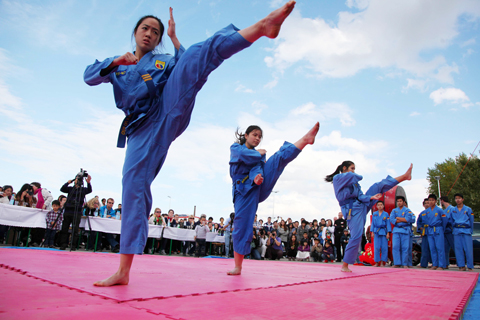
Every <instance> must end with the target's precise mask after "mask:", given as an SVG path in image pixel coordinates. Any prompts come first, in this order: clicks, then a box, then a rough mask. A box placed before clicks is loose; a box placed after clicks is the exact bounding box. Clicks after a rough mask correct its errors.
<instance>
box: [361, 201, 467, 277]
mask: <svg viewBox="0 0 480 320" xmlns="http://www.w3.org/2000/svg"><path fill="white" fill-rule="evenodd" d="M454 198H455V202H456V204H457V205H456V206H452V205H450V203H449V202H448V197H447V196H443V197H441V205H442V206H443V207H444V209H442V208H441V207H439V206H437V196H436V195H435V194H430V195H429V196H428V198H426V199H424V200H423V206H424V208H425V210H423V211H422V212H421V213H420V214H419V216H418V218H417V220H416V224H417V232H419V233H420V234H421V235H422V242H421V246H422V247H421V258H420V266H421V267H422V268H431V269H432V270H444V269H445V268H448V266H449V265H450V249H451V248H453V249H454V252H455V259H456V261H457V266H458V267H459V270H460V271H466V270H467V269H468V270H472V269H473V247H472V246H473V242H472V234H473V212H472V209H471V208H470V207H468V206H466V205H464V204H463V200H464V199H463V195H462V194H461V193H457V194H455V195H454ZM396 202H397V207H396V208H395V209H393V210H392V212H391V213H390V215H389V214H388V212H386V211H384V204H383V202H382V201H379V202H377V209H378V211H375V212H373V214H372V224H371V227H370V231H371V232H372V233H373V234H374V260H375V266H384V265H385V264H386V263H387V261H388V240H389V235H390V234H391V235H392V255H393V267H395V268H399V267H404V268H408V267H411V266H412V236H413V231H412V225H413V223H415V215H414V214H413V213H412V211H411V210H410V209H408V208H407V206H406V201H405V198H404V197H402V196H398V197H397V199H396ZM392 225H393V226H394V227H393V231H392ZM465 260H466V266H465ZM429 262H431V263H432V265H431V266H430V267H428V263H429Z"/></svg>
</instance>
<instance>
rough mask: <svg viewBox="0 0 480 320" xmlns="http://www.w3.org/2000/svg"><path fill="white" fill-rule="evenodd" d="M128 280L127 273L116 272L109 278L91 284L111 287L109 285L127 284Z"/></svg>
mask: <svg viewBox="0 0 480 320" xmlns="http://www.w3.org/2000/svg"><path fill="white" fill-rule="evenodd" d="M128 281H129V274H128V273H127V274H123V275H122V274H120V273H118V272H116V273H115V274H114V275H112V276H111V277H110V278H108V279H105V280H102V281H97V282H95V283H94V284H93V285H94V286H96V287H111V286H124V285H127V284H128Z"/></svg>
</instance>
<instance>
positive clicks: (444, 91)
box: [430, 88, 470, 105]
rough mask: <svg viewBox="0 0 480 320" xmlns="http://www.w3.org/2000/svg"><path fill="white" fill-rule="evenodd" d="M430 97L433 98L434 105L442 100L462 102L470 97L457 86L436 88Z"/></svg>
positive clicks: (466, 101) (465, 101)
mask: <svg viewBox="0 0 480 320" xmlns="http://www.w3.org/2000/svg"><path fill="white" fill-rule="evenodd" d="M430 99H432V100H433V102H434V103H435V105H437V104H440V103H443V102H451V103H464V104H465V103H468V102H470V99H469V98H468V97H467V95H466V94H465V92H463V91H462V90H460V89H457V88H440V89H437V90H435V91H433V92H432V93H431V94H430Z"/></svg>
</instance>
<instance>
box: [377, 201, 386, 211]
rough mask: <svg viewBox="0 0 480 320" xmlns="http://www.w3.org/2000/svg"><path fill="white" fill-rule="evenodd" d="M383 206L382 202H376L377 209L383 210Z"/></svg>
mask: <svg viewBox="0 0 480 320" xmlns="http://www.w3.org/2000/svg"><path fill="white" fill-rule="evenodd" d="M383 208H385V206H384V205H383V203H381V202H377V209H378V210H381V211H383Z"/></svg>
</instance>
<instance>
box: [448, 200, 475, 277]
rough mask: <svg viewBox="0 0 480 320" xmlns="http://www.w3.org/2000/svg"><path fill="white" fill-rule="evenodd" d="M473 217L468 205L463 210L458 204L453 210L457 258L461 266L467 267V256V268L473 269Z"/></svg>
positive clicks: (452, 217)
mask: <svg viewBox="0 0 480 320" xmlns="http://www.w3.org/2000/svg"><path fill="white" fill-rule="evenodd" d="M473 218H474V216H473V211H472V209H471V208H470V207H467V206H466V205H464V206H463V207H462V209H461V210H460V209H458V206H457V207H454V208H453V209H452V211H451V221H452V226H453V237H454V239H455V258H456V259H457V266H458V267H459V268H463V267H465V257H466V258H467V268H469V269H473V242H472V234H473Z"/></svg>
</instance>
